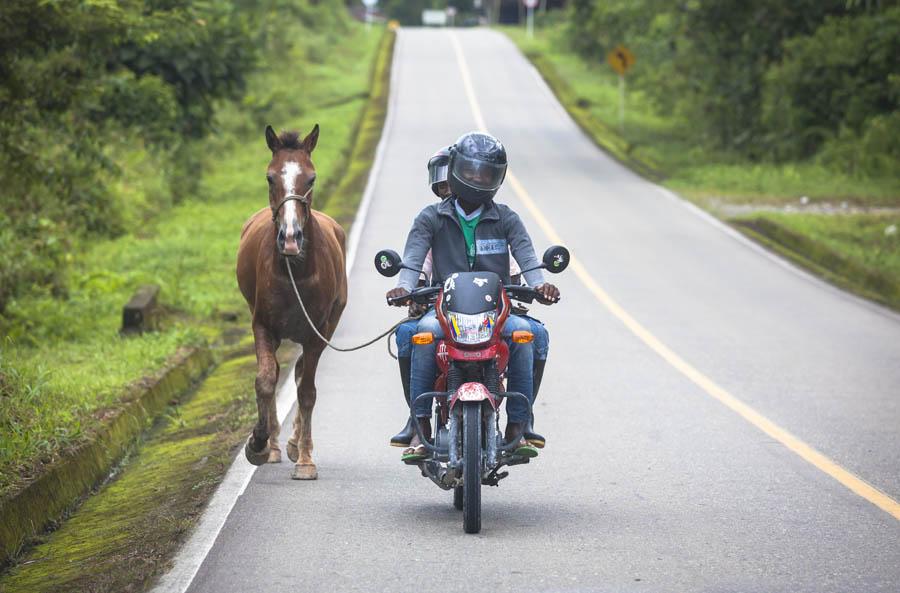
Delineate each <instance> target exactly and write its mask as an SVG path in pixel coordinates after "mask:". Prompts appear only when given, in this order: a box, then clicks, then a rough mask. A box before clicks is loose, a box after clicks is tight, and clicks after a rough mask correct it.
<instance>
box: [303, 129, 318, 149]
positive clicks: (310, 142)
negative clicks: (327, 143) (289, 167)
mask: <svg viewBox="0 0 900 593" xmlns="http://www.w3.org/2000/svg"><path fill="white" fill-rule="evenodd" d="M318 141H319V124H316V125H314V126H313V129H312V131H311V132H310V133H309V134H307V136H306V138H304V139H303V148H305V149H306V152H308V153H310V154H312V151H313V150H315V148H316V143H317V142H318Z"/></svg>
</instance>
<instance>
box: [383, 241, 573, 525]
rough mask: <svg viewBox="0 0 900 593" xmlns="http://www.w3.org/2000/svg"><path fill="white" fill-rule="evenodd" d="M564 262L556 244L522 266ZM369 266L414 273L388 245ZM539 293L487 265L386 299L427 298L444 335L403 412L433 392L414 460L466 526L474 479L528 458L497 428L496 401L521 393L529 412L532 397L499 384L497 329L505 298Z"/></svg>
mask: <svg viewBox="0 0 900 593" xmlns="http://www.w3.org/2000/svg"><path fill="white" fill-rule="evenodd" d="M568 264H569V251H568V250H567V249H566V248H565V247H562V246H553V247H550V248H549V249H547V251H546V252H545V253H544V256H543V258H542V263H541V264H540V265H539V266H537V267H535V268H531V269H529V270H525V271H526V272H527V271H531V270H536V269H545V270H547V271H548V272H551V273H554V274H556V273H559V272H562V271H563V270H565V269H566V267H567V266H568ZM375 268H376V270H378V272H379V273H380V274H381V275H383V276H387V277H392V276H396V275H397V274H398V273H399V272H400V270H401V269H404V268H405V269H409V270H412V271H414V272H419V273H421V270H415V269H413V268H410V267H408V266H407V265H405V264H404V263H403V261H402V260H401V258H400V256H399V255H398V254H397V253H396V252H395V251H391V250H387V249H386V250H382V251H379V252H378V253H377V254H376V256H375ZM538 296H539V295H538V293H537V291H536V290H535V289H534V288H531V287H530V286H523V285H516V284H506V285H504V284H503V283H502V281H501V278H500V277H499V276H498V275H497V274H495V273H493V272H459V273H455V274H452V275H451V276H450V277H448V278H447V279H446V280H445V281H444V283H443V284H442V285H440V286H425V287H421V288H417V289H415V290H413V291H412V292H411V293H410V294H409V295H408V296H404V297H398V298H396V299H391V300H389V302H390V303H391V304H394V303H395V302H396V303H403V302H406V301H408V300H411V301H413V302H415V303H418V304H423V305H433V306H434V308H435V314H436V316H437V319H438V322H439V323H440V326H441V328H442V329H443V334H444V336H445V337H444V338H443V339H441V340H439V341H438V343H437V347H436V354H435V356H436V358H437V365H438V377H437V380H436V381H435V385H434V390H433V391H429V392H426V393H423V394H421V395H419V396H417V397H416V398H415V399H414V400H413V401H411V402H410V417H412V418H413V419H415V411H414V410H415V403H416V401H418V400H420V399H429V398H434V401H435V402H436V405H435V406H434V423H433V425H434V427H435V430H434V431H433V432H434V439H433V440H429V439H426V438H425V435H423V434H422V431H421V429H420V428H419V426H418V423H417V422H414V425H415V426H416V432H417V433H418V436H419V440H420V441H421V443H422V444H423V446H424V447H425V449H426V450H427V451H428V457H427V458H426V459H424V460H421V461H417V462H415V464H416V465H418V466H419V469H420V470H421V473H422V476H424V477H426V478H429V479H430V480H431V481H432V482H434V483H435V484H437V485H438V486H439V487H440V488H442V489H444V490H453V505H454V507H455V508H456V509H458V510H461V511H462V512H463V529H464V531H465V532H466V533H478V532H479V531H481V487H482V486H483V485H485V486H497V485H499V482H500V480H502V479H503V478H506V477H507V476H508V475H509V472H508V471H501V470H502V468H504V467H506V466H513V465H521V464H525V463H529V462H530V461H531V459H530V458H529V457H526V456H523V455H516V454H515V449H516V448H517V446H518V445H519V439H518V438H515V439H513V441H512V442H505V441H504V439H503V436H502V434H503V433H502V432H501V431H500V415H499V409H500V404H501V403H502V402H503V400H505V399H509V398H519V399H521V400H523V401H524V402H525V403H526V404H527V405H528V409H529V413H531V402H530V401H529V399H528V398H527V397H526V396H525V395H524V394H522V393H518V392H510V391H506V389H505V386H504V380H505V378H506V367H507V363H508V361H509V347H508V346H507V344H506V341H505V340H504V339H503V338H502V337H501V336H502V332H503V325H504V323H505V322H506V320H507V319H508V318H509V315H510V313H511V311H512V309H513V304H512V301H513V300H515V301H519V302H525V303H531V302H533V301H534V299H535V298H537V297H538ZM533 338H534V335H533V334H532V333H531V332H530V331H515V332H513V333H512V337H511V339H512V341H513V342H518V343H528V342H531V341H532V340H533ZM434 340H435V336H434V335H433V334H432V333H430V332H425V333H418V334H416V335H414V336H413V344H432V343H434Z"/></svg>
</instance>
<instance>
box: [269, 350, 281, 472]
mask: <svg viewBox="0 0 900 593" xmlns="http://www.w3.org/2000/svg"><path fill="white" fill-rule="evenodd" d="M280 373H281V369H280V368H279V367H278V366H277V363H276V376H277V374H280ZM275 384H276V388H277V385H278V383H277V381H276V383H275ZM266 424H267V427H268V429H269V459H268V460H267V461H268V463H281V445H280V444H279V443H278V435H279V434H281V424H279V423H278V405H277V404H276V398H275V396H274V395H273V397H272V405H270V406H269V415H268V418H267V423H266Z"/></svg>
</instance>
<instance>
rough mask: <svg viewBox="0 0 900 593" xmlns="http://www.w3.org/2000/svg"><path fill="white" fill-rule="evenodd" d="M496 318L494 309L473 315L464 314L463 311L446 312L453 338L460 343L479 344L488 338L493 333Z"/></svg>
mask: <svg viewBox="0 0 900 593" xmlns="http://www.w3.org/2000/svg"><path fill="white" fill-rule="evenodd" d="M496 319H497V312H496V311H487V312H485V313H477V314H475V315H466V314H464V313H448V314H447V321H449V322H450V331H451V332H452V334H453V340H454V341H456V342H458V343H460V344H481V343H482V342H487V341H488V340H490V339H491V336H492V335H493V333H494V322H495V321H496Z"/></svg>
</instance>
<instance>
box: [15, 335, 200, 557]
mask: <svg viewBox="0 0 900 593" xmlns="http://www.w3.org/2000/svg"><path fill="white" fill-rule="evenodd" d="M211 364H212V354H211V352H210V351H209V349H207V348H197V349H191V350H183V351H181V352H179V353H178V354H176V355H175V356H174V357H173V358H172V359H171V360H170V361H169V364H167V365H166V367H165V368H164V369H163V370H162V371H160V372H159V373H157V374H156V375H155V376H152V377H147V378H146V379H144V380H143V381H142V382H141V383H140V384H138V385H137V386H135V388H134V389H133V390H132V392H131V393H130V394H129V396H128V398H127V399H126V401H125V402H123V405H122V406H120V407H118V408H116V409H114V410H110V411H109V415H108V417H107V418H105V420H104V424H103V426H102V428H100V429H99V430H98V431H97V433H96V434H95V435H93V438H92V439H90V440H89V441H87V442H86V443H85V444H84V445H82V446H80V447H78V448H77V449H74V450H71V451H68V452H66V453H65V454H64V455H62V457H61V458H60V459H59V460H57V462H56V463H54V464H53V465H52V466H50V467H49V468H47V470H46V471H44V472H43V473H41V474H40V475H39V476H38V477H37V478H36V479H34V480H33V481H31V482H28V483H27V484H25V485H23V486H22V487H20V488H18V489H17V490H15V491H13V492H12V493H10V494H8V495H7V496H5V497H4V498H3V500H2V501H0V542H2V546H0V565H3V564H5V563H7V562H9V561H11V560H12V559H13V558H14V557H15V556H16V554H17V553H19V551H20V550H21V549H22V547H23V546H25V545H27V542H28V539H29V538H31V537H33V536H35V535H37V534H39V533H41V532H42V531H43V530H44V529H46V528H47V527H48V526H50V525H51V524H52V523H53V522H54V521H56V520H57V519H58V518H59V517H60V515H62V514H64V513H65V512H66V511H67V509H70V508H71V507H72V505H73V504H76V503H77V501H78V500H79V498H80V497H82V496H84V495H85V494H86V493H87V492H88V491H90V489H91V488H92V487H94V486H95V485H97V484H98V483H100V482H101V481H102V480H103V479H104V478H105V477H106V476H107V475H108V474H109V469H110V467H112V466H113V465H114V464H115V463H117V462H118V461H119V460H120V459H121V458H122V456H123V455H124V453H125V452H126V450H127V449H128V448H129V447H130V446H131V444H132V443H133V442H134V440H135V438H136V437H137V436H138V435H140V434H141V432H143V431H144V430H145V429H146V427H147V425H148V423H149V422H150V421H151V420H152V419H153V418H155V417H156V416H157V415H158V414H159V413H160V411H162V410H163V409H164V408H165V407H166V405H167V403H168V402H169V401H171V400H172V399H173V398H176V397H178V396H179V395H180V394H182V393H184V392H186V391H187V390H188V389H189V387H190V386H191V384H192V383H193V382H194V381H196V380H197V379H199V378H200V377H201V376H202V375H203V374H204V373H205V372H206V371H207V370H208V369H209V367H210V366H211Z"/></svg>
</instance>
